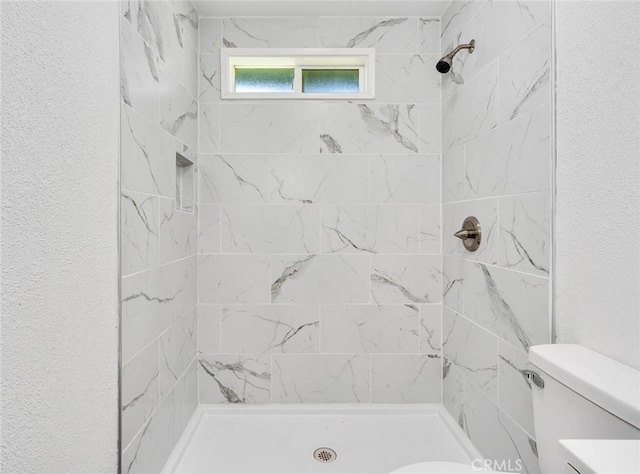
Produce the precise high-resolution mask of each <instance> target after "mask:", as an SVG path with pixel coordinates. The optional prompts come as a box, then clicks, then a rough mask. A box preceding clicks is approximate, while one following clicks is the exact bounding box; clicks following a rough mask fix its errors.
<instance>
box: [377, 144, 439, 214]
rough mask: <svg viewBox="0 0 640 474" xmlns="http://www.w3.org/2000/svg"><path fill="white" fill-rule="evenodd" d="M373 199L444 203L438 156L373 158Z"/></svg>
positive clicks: (400, 202)
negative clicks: (441, 195) (441, 196)
mask: <svg viewBox="0 0 640 474" xmlns="http://www.w3.org/2000/svg"><path fill="white" fill-rule="evenodd" d="M370 183H371V200H372V201H373V202H377V203H395V204H412V203H424V204H427V203H438V204H439V203H440V157H439V156H438V155H423V154H421V155H386V154H385V155H372V156H371V161H370Z"/></svg>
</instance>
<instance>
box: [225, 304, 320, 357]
mask: <svg viewBox="0 0 640 474" xmlns="http://www.w3.org/2000/svg"><path fill="white" fill-rule="evenodd" d="M319 326H320V319H319V314H318V307H317V306H315V305H234V306H226V305H225V306H223V307H222V313H221V331H222V337H221V340H222V346H221V351H222V352H223V353H249V354H251V353H253V354H262V353H291V352H292V353H304V352H318V350H319Z"/></svg>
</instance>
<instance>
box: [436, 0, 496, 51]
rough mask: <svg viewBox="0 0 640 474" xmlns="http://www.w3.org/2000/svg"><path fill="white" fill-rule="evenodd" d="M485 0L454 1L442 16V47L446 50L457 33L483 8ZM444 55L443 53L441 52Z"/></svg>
mask: <svg viewBox="0 0 640 474" xmlns="http://www.w3.org/2000/svg"><path fill="white" fill-rule="evenodd" d="M485 2H486V0H454V1H453V2H451V4H449V7H448V8H447V9H446V10H445V12H444V13H443V14H442V18H441V20H440V21H441V29H442V37H441V40H442V43H441V44H442V47H443V48H446V47H447V46H448V45H449V43H451V42H452V41H454V39H455V38H456V36H457V35H458V33H459V32H460V31H461V30H462V28H464V26H465V25H466V24H467V23H468V22H469V20H471V19H472V18H473V16H474V15H475V14H476V13H477V12H478V10H479V9H480V8H481V7H482V6H484V4H485ZM443 53H444V51H443Z"/></svg>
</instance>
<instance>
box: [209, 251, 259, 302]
mask: <svg viewBox="0 0 640 474" xmlns="http://www.w3.org/2000/svg"><path fill="white" fill-rule="evenodd" d="M198 273H199V275H198V286H199V292H198V294H199V297H200V302H201V303H214V304H215V303H268V302H269V301H270V296H269V257H268V256H264V255H204V256H200V257H199V260H198Z"/></svg>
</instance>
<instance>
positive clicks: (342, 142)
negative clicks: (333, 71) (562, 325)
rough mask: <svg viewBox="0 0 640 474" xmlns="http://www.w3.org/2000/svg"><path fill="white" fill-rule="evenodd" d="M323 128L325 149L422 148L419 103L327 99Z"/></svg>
mask: <svg viewBox="0 0 640 474" xmlns="http://www.w3.org/2000/svg"><path fill="white" fill-rule="evenodd" d="M319 130H320V151H321V152H322V153H418V152H419V151H420V150H419V146H420V137H419V133H418V109H417V106H416V105H415V104H369V103H367V104H355V103H350V102H349V103H345V102H341V103H325V104H322V105H321V113H320V120H319ZM424 151H425V152H430V150H424ZM436 153H437V151H436Z"/></svg>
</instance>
